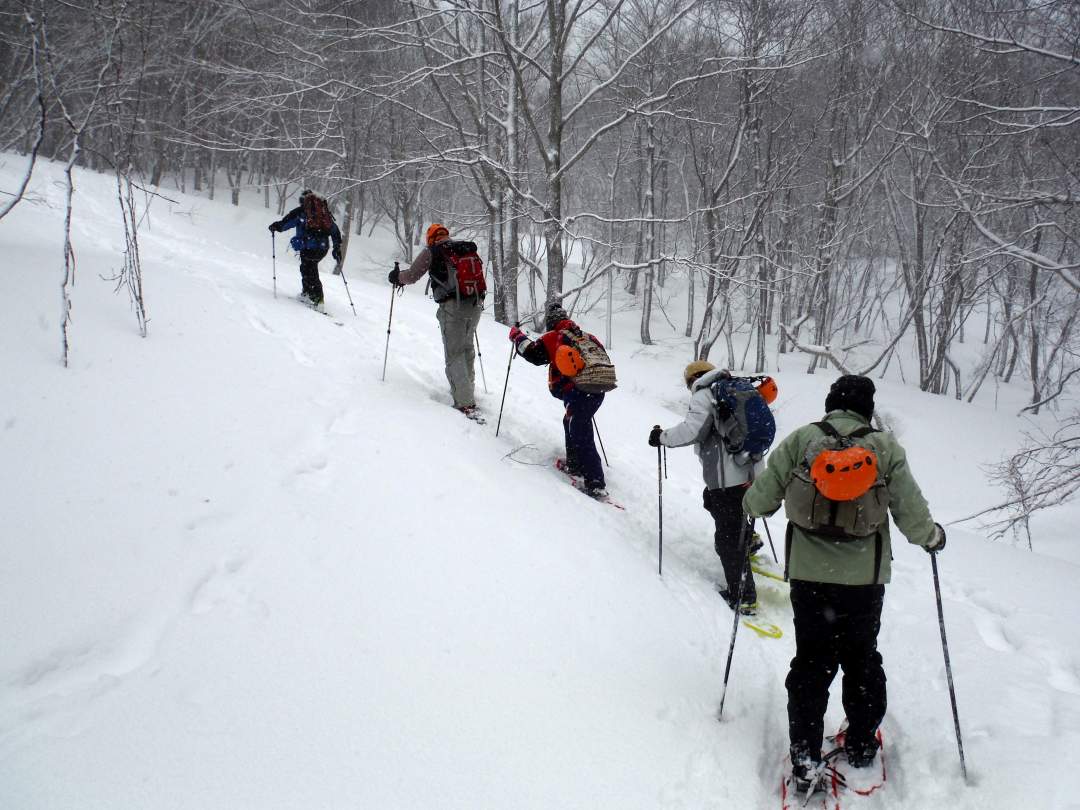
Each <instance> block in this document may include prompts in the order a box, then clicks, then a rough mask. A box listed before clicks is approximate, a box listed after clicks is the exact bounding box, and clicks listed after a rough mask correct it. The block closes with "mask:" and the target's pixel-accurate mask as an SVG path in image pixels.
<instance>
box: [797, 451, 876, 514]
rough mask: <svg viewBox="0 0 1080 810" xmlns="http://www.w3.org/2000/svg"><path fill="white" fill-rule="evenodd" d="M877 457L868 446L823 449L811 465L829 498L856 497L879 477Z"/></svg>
mask: <svg viewBox="0 0 1080 810" xmlns="http://www.w3.org/2000/svg"><path fill="white" fill-rule="evenodd" d="M877 466H878V464H877V457H876V456H875V455H874V451H873V450H867V449H866V448H865V447H858V446H856V447H845V448H844V449H842V450H822V451H821V452H820V453H818V455H817V458H815V459H814V463H813V465H812V466H811V467H810V477H811V478H812V479H813V481H814V486H816V487H817V491H818V492H820V493H821V494H822V495H824V496H825V497H826V498H828V499H829V500H830V501H853V500H855V499H856V498H858V497H859V496H860V495H862V494H863V493H865V492H866V491H867V490H869V489H870V487H872V486H873V485H874V481H876V480H877Z"/></svg>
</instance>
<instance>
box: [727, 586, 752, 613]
mask: <svg viewBox="0 0 1080 810" xmlns="http://www.w3.org/2000/svg"><path fill="white" fill-rule="evenodd" d="M719 593H720V598H721V599H723V600H724V601H725V602H727V606H728V607H729V608H731V609H732V610H735V594H733V593H732V592H731V591H729V590H728V589H727V588H721V589H720V590H719ZM757 609H758V603H757V600H756V599H755V600H750V601H748V600H745V599H744V600H743V602H742V604H741V605H739V614H740V615H742V616H753V615H754V614H756V613H757Z"/></svg>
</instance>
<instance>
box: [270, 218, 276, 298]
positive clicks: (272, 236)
mask: <svg viewBox="0 0 1080 810" xmlns="http://www.w3.org/2000/svg"><path fill="white" fill-rule="evenodd" d="M270 261H271V262H273V268H274V298H277V234H275V233H274V232H273V231H270Z"/></svg>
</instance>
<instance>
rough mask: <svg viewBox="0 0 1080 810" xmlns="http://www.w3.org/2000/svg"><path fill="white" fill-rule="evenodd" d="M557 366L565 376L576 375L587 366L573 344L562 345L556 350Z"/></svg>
mask: <svg viewBox="0 0 1080 810" xmlns="http://www.w3.org/2000/svg"><path fill="white" fill-rule="evenodd" d="M555 368H557V369H558V370H559V373H560V374H562V375H563V376H564V377H574V376H577V373H578V372H579V371H581V370H582V369H583V368H585V361H584V360H582V359H581V352H579V351H578V350H577V349H575V348H574V347H573V346H560V347H559V348H557V349H556V350H555Z"/></svg>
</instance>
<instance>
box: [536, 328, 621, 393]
mask: <svg viewBox="0 0 1080 810" xmlns="http://www.w3.org/2000/svg"><path fill="white" fill-rule="evenodd" d="M559 335H560V341H559V347H558V349H557V350H556V352H555V359H554V360H553V361H552V362H554V363H555V367H556V368H557V369H558V371H559V373H560V374H562V375H563V376H564V377H569V378H570V379H572V380H573V381H574V387H575V388H577V389H578V390H579V391H583V392H585V393H586V394H606V393H607V392H608V391H613V390H615V387H616V386H617V385H618V382H617V381H616V379H615V365H614V364H613V363H612V362H611V358H610V357H609V356H608V353H607V351H605V350H604V347H603V346H601V345H600V344H599V343H598V342H597V341H595V340H593V337H592V335H589V334H587V333H585V332H583V331H581V329H579V328H578V327H576V326H574V327H572V328H570V329H563V330H562V331H561V332H560V333H559Z"/></svg>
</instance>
